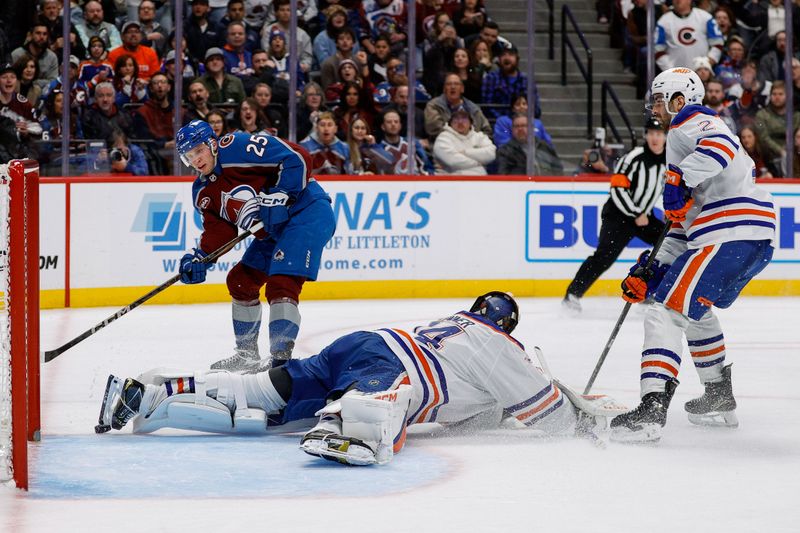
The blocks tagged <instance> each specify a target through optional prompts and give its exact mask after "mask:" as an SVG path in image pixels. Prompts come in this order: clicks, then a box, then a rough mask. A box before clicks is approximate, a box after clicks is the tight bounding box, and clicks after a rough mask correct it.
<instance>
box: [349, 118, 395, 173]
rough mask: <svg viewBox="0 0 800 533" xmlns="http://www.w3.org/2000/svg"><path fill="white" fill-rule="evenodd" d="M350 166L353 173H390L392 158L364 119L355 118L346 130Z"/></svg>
mask: <svg viewBox="0 0 800 533" xmlns="http://www.w3.org/2000/svg"><path fill="white" fill-rule="evenodd" d="M347 146H348V148H349V149H350V167H351V169H352V171H353V173H354V174H391V173H392V158H391V157H390V156H389V154H387V153H386V152H385V151H384V149H383V148H382V147H381V145H380V144H378V143H377V142H376V140H375V136H374V135H372V129H371V128H370V126H369V124H367V122H366V121H365V120H362V119H360V118H357V119H355V120H353V121H352V122H351V123H350V129H349V130H348V132H347Z"/></svg>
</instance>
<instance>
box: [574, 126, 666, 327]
mask: <svg viewBox="0 0 800 533" xmlns="http://www.w3.org/2000/svg"><path fill="white" fill-rule="evenodd" d="M644 129H645V135H644V137H645V144H644V146H640V147H636V148H634V149H633V150H631V151H630V152H628V153H627V154H626V155H625V157H623V158H622V159H620V161H619V162H618V163H617V166H616V168H615V169H614V174H613V175H612V176H611V194H610V198H609V199H608V201H607V202H606V203H605V205H604V206H603V212H602V224H601V226H600V237H599V239H598V243H597V249H596V250H595V252H594V253H593V254H592V255H590V256H589V257H588V258H587V259H586V261H584V262H583V264H582V265H581V267H580V268H579V269H578V273H577V274H575V279H573V280H572V283H570V284H569V287H568V288H567V294H566V295H565V296H564V301H563V302H562V303H563V305H564V307H565V308H567V309H568V310H570V311H573V312H579V311H580V310H581V303H580V299H581V297H583V295H584V293H585V292H586V291H588V290H589V287H591V286H592V284H593V283H594V282H595V281H597V278H599V277H600V276H601V275H602V274H603V272H605V271H606V270H608V269H609V267H611V265H612V264H614V261H616V260H617V257H619V254H621V253H622V250H623V249H624V248H625V246H627V245H628V243H629V242H630V241H631V239H633V238H634V237H639V238H640V239H642V240H643V241H644V242H646V243H648V244H650V245H653V244H655V242H656V241H657V240H658V237H659V235H661V231H662V229H663V228H664V223H663V222H662V221H661V220H659V219H658V218H656V217H655V216H653V213H652V211H653V205H654V204H655V203H656V201H657V200H658V198H659V197H660V196H661V189H662V188H663V186H664V185H663V175H664V171H665V166H666V160H667V158H666V153H665V147H666V142H667V136H666V133H665V132H664V126H663V125H662V124H661V121H659V120H658V118H656V117H651V118H649V119H648V120H647V122H646V123H645V126H644Z"/></svg>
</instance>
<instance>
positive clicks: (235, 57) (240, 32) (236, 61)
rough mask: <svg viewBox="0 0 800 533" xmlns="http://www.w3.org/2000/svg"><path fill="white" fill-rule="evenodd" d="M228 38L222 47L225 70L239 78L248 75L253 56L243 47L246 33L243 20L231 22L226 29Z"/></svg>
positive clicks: (250, 72)
mask: <svg viewBox="0 0 800 533" xmlns="http://www.w3.org/2000/svg"><path fill="white" fill-rule="evenodd" d="M227 35H228V39H227V42H226V43H225V46H224V47H223V51H224V54H225V56H224V57H225V70H226V71H227V72H229V73H231V74H233V75H234V76H239V77H240V78H242V77H244V76H250V75H251V74H253V72H255V71H254V70H253V56H252V54H250V52H248V51H247V49H246V48H245V43H246V42H247V33H246V29H245V25H244V22H231V23H230V24H229V25H228V30H227Z"/></svg>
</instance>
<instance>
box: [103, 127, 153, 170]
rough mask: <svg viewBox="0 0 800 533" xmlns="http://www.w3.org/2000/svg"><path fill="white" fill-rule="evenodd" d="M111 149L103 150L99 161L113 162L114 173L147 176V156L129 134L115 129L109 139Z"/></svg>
mask: <svg viewBox="0 0 800 533" xmlns="http://www.w3.org/2000/svg"><path fill="white" fill-rule="evenodd" d="M109 145H110V146H109V150H108V151H106V150H102V151H101V152H100V154H99V157H98V161H99V162H102V161H103V160H107V161H108V162H109V163H110V164H111V172H112V173H114V174H133V175H134V176H146V175H147V174H148V167H147V158H146V157H145V155H144V152H143V151H142V149H141V148H139V147H138V146H137V145H135V144H132V143H131V142H130V141H129V140H128V136H127V135H125V133H124V132H122V131H121V130H113V131H112V133H111V138H110V141H109Z"/></svg>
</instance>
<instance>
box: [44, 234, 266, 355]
mask: <svg viewBox="0 0 800 533" xmlns="http://www.w3.org/2000/svg"><path fill="white" fill-rule="evenodd" d="M262 227H264V224H263V223H262V222H256V223H255V224H253V225H252V226H251V227H250V229H248V230H247V231H245V232H243V233H241V234H239V235H237V236H236V237H235V238H233V239H231V240H230V241H228V242H226V243H225V244H223V245H222V246H220V247H219V248H217V249H216V250H214V251H213V252H211V253H210V254H208V255H207V256H205V257H204V258H203V259H201V260H200V261H199V262H200V263H213V262H214V261H216V260H217V258H219V257H220V256H221V255H223V254H226V253H227V252H229V251H230V250H231V249H232V248H233V247H234V246H236V245H237V244H238V243H240V242H242V241H243V240H245V239H246V238H247V237H249V236H251V235H252V234H253V233H255V232H257V231H258V230H260V229H261V228H262ZM179 279H181V275H180V273H178V274H175V275H174V276H172V277H171V278H170V279H168V280H167V281H165V282H164V283H162V284H161V285H159V286H158V287H156V288H155V289H153V290H152V291H150V292H148V293H147V294H145V295H144V296H142V297H141V298H139V299H138V300H136V301H134V302H131V303H130V304H128V305H126V306H125V307H123V308H122V309H120V310H119V311H117V312H116V313H114V314H113V315H111V316H110V317H108V318H106V319H105V320H103V321H102V322H100V323H99V324H97V325H96V326H94V327H93V328H91V329H88V330H86V331H84V332H83V333H81V334H80V335H78V336H77V337H75V338H74V339H72V340H71V341H69V342H67V343H66V344H64V345H62V346H59V347H58V348H56V349H55V350H49V351H47V352H44V362H45V363H49V362H50V361H52V360H53V359H55V358H56V357H58V356H59V355H61V354H62V353H64V352H66V351H67V350H69V349H70V348H72V347H73V346H75V345H76V344H78V343H79V342H81V341H83V340H84V339H87V338H88V337H91V336H92V335H94V334H95V333H97V332H98V331H100V330H101V329H103V328H104V327H106V326H107V325H109V324H110V323H112V322H114V321H115V320H116V319H118V318H120V317H121V316H123V315H125V314H127V313H129V312H130V311H133V310H134V309H136V308H137V307H139V306H140V305H142V304H143V303H145V302H146V301H147V300H149V299H150V298H152V297H153V296H155V295H157V294H159V293H160V292H162V291H163V290H165V289H166V288H167V287H169V286H171V285H174V284H175V283H176V282H177V281H178V280H179Z"/></svg>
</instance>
